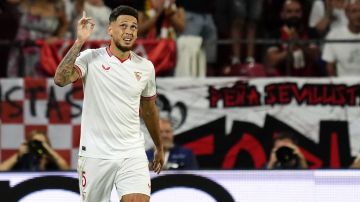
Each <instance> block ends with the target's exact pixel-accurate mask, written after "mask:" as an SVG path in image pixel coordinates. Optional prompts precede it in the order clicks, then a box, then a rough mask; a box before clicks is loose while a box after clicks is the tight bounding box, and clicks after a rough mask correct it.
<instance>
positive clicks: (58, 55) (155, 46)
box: [36, 39, 176, 76]
mask: <svg viewBox="0 0 360 202" xmlns="http://www.w3.org/2000/svg"><path fill="white" fill-rule="evenodd" d="M36 43H37V45H38V46H40V47H41V48H40V68H41V69H42V70H43V71H44V72H45V73H46V74H47V75H49V76H53V75H54V74H55V70H56V67H57V65H58V64H59V63H60V62H61V60H62V58H63V57H64V56H65V55H66V53H67V51H68V50H69V49H70V48H71V46H72V45H73V41H61V42H57V43H53V44H48V43H46V42H44V41H37V42H36ZM108 45H109V42H108V41H89V42H87V43H85V44H84V46H83V50H84V49H88V48H99V47H105V46H108ZM133 51H134V52H135V53H136V54H138V55H140V56H143V57H145V58H147V59H149V60H150V61H152V62H153V64H154V66H155V71H156V74H157V75H162V74H166V73H168V72H169V71H171V70H172V69H173V68H174V67H175V64H176V43H175V41H174V40H169V39H161V40H144V39H138V40H137V41H136V45H135V47H134V50H133Z"/></svg>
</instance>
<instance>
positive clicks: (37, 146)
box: [28, 140, 45, 157]
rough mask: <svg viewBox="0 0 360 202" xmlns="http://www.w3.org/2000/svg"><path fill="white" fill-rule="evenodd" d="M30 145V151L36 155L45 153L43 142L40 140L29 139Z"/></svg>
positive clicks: (39, 155)
mask: <svg viewBox="0 0 360 202" xmlns="http://www.w3.org/2000/svg"><path fill="white" fill-rule="evenodd" d="M28 146H29V152H30V153H31V154H32V155H34V156H36V157H41V156H42V155H43V154H44V153H45V149H44V147H43V145H42V143H41V142H40V141H38V140H31V141H29V143H28Z"/></svg>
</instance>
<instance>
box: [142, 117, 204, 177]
mask: <svg viewBox="0 0 360 202" xmlns="http://www.w3.org/2000/svg"><path fill="white" fill-rule="evenodd" d="M160 138H161V140H162V143H163V147H164V152H165V162H164V169H170V170H185V169H197V168H198V163H197V161H196V158H195V156H194V154H193V153H192V151H191V150H189V149H186V148H184V147H180V146H177V145H175V144H174V134H173V129H172V125H171V122H170V121H169V120H168V119H163V118H160ZM146 155H147V156H148V159H149V160H150V162H151V161H152V159H153V158H154V150H153V149H150V150H148V151H146Z"/></svg>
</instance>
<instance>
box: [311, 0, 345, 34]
mask: <svg viewBox="0 0 360 202" xmlns="http://www.w3.org/2000/svg"><path fill="white" fill-rule="evenodd" d="M345 5H346V0H315V1H314V2H313V4H312V8H311V13H310V18H309V27H310V28H312V29H315V32H316V35H317V36H319V37H323V36H324V35H325V34H326V33H327V32H328V30H331V29H334V28H336V27H339V26H344V25H347V18H346V15H345Z"/></svg>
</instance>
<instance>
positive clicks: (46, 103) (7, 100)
mask: <svg viewBox="0 0 360 202" xmlns="http://www.w3.org/2000/svg"><path fill="white" fill-rule="evenodd" d="M0 85H1V86H0V87H1V88H0V90H1V108H0V110H1V135H0V146H1V147H0V149H1V153H0V154H1V156H0V160H1V162H2V161H4V160H5V159H7V158H8V157H10V156H11V155H12V154H14V153H15V152H17V149H18V148H19V146H20V145H21V144H22V143H23V142H24V141H25V139H26V137H27V135H29V132H30V131H32V130H34V129H37V130H40V131H44V132H45V133H46V134H48V136H49V139H50V143H51V145H52V147H53V148H54V149H55V150H56V151H57V152H59V154H60V155H62V156H63V157H64V158H65V160H66V161H67V162H68V163H69V164H70V165H71V168H73V169H75V168H76V164H77V153H78V146H79V140H80V119H81V106H82V99H83V91H82V83H81V81H77V82H75V83H73V84H71V85H68V86H65V87H62V88H60V87H58V86H56V85H55V84H54V82H53V79H32V78H25V79H1V80H0Z"/></svg>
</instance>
